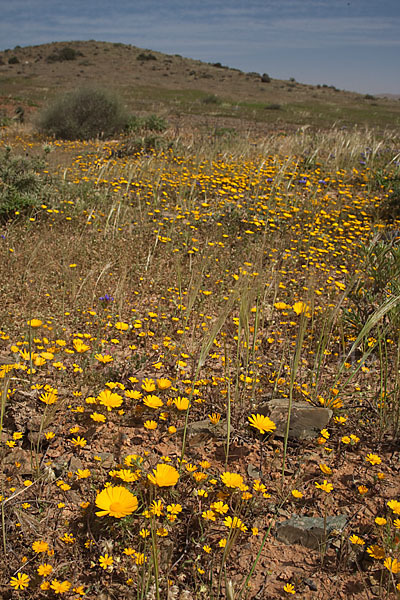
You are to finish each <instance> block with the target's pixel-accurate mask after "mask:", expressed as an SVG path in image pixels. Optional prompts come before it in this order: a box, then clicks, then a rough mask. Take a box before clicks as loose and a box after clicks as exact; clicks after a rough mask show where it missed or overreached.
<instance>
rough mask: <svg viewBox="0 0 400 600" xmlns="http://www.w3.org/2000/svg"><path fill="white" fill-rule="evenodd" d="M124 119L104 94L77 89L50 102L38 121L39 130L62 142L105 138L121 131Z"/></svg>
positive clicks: (118, 106) (120, 109)
mask: <svg viewBox="0 0 400 600" xmlns="http://www.w3.org/2000/svg"><path fill="white" fill-rule="evenodd" d="M127 123H128V115H127V113H126V112H125V109H124V108H123V106H122V104H121V102H120V101H119V99H118V98H117V97H115V96H113V95H111V94H109V93H108V92H106V91H103V90H98V89H91V88H81V89H78V90H76V91H75V92H71V93H69V94H65V95H63V96H61V97H60V98H58V99H57V100H55V101H54V103H53V104H52V105H51V106H49V107H48V109H47V110H45V111H44V113H42V115H41V117H40V118H39V123H38V126H39V129H40V130H41V131H42V132H44V133H46V134H51V135H54V136H55V137H58V138H62V139H65V140H88V139H92V138H96V137H103V138H107V137H110V136H112V135H114V134H115V133H118V132H120V131H122V130H123V129H124V128H125V127H126V125H127Z"/></svg>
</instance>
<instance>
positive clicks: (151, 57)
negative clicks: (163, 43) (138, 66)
mask: <svg viewBox="0 0 400 600" xmlns="http://www.w3.org/2000/svg"><path fill="white" fill-rule="evenodd" d="M136 60H142V61H145V60H157V57H156V56H154V54H152V53H151V52H141V53H140V54H138V55H137V57H136Z"/></svg>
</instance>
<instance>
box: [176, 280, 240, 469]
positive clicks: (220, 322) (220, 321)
mask: <svg viewBox="0 0 400 600" xmlns="http://www.w3.org/2000/svg"><path fill="white" fill-rule="evenodd" d="M237 296H238V291H237V290H234V291H233V292H232V293H231V295H230V296H229V297H228V300H227V301H226V304H225V306H224V307H222V310H221V312H220V315H219V317H217V319H216V320H215V323H214V325H213V326H212V327H211V330H210V331H209V332H208V335H207V336H206V337H205V338H204V341H203V344H202V346H201V349H200V353H199V358H198V360H197V365H196V369H195V373H194V377H193V381H196V379H198V376H199V373H200V369H202V367H203V366H204V364H205V361H206V359H207V356H208V354H209V352H210V349H211V347H212V345H213V343H214V340H215V338H216V336H217V335H218V333H219V332H220V331H221V329H222V327H223V326H224V323H225V321H226V319H227V317H228V315H229V313H230V312H231V310H232V308H233V306H234V303H235V301H236V299H237ZM193 391H194V386H192V389H191V392H190V395H189V406H188V408H187V410H186V415H185V424H184V429H183V438H182V450H181V462H180V468H182V461H183V458H184V456H185V451H186V438H187V428H188V423H189V412H190V405H191V400H192V397H193Z"/></svg>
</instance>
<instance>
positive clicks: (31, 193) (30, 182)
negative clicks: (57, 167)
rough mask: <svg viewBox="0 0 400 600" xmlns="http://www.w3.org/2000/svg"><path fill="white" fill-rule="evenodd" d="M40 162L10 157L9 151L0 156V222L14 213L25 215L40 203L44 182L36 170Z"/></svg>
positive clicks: (40, 164)
mask: <svg viewBox="0 0 400 600" xmlns="http://www.w3.org/2000/svg"><path fill="white" fill-rule="evenodd" d="M42 166H43V165H42V163H41V162H40V161H38V160H35V159H29V158H25V157H22V156H12V155H11V151H10V149H9V148H8V149H6V151H5V152H3V153H2V154H0V221H1V222H4V221H7V220H8V219H10V218H12V217H13V216H14V215H15V213H16V212H19V213H21V214H27V213H30V212H31V211H32V209H34V208H35V207H36V206H38V205H39V204H40V202H41V194H40V192H41V189H42V188H43V185H44V182H43V180H42V179H41V177H40V176H39V175H38V173H37V170H38V169H39V168H41V167H42Z"/></svg>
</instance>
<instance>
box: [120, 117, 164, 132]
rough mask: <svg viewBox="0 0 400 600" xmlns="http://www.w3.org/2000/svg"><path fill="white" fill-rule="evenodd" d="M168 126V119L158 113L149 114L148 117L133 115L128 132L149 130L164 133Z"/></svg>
mask: <svg viewBox="0 0 400 600" xmlns="http://www.w3.org/2000/svg"><path fill="white" fill-rule="evenodd" d="M167 127H168V123H167V121H166V120H165V119H163V117H159V116H158V115H149V116H148V117H137V116H136V115H132V116H130V117H129V120H128V123H127V126H126V130H127V131H128V132H132V131H142V130H143V131H145V130H147V131H156V132H158V133H162V132H163V131H165V130H166V129H167Z"/></svg>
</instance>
